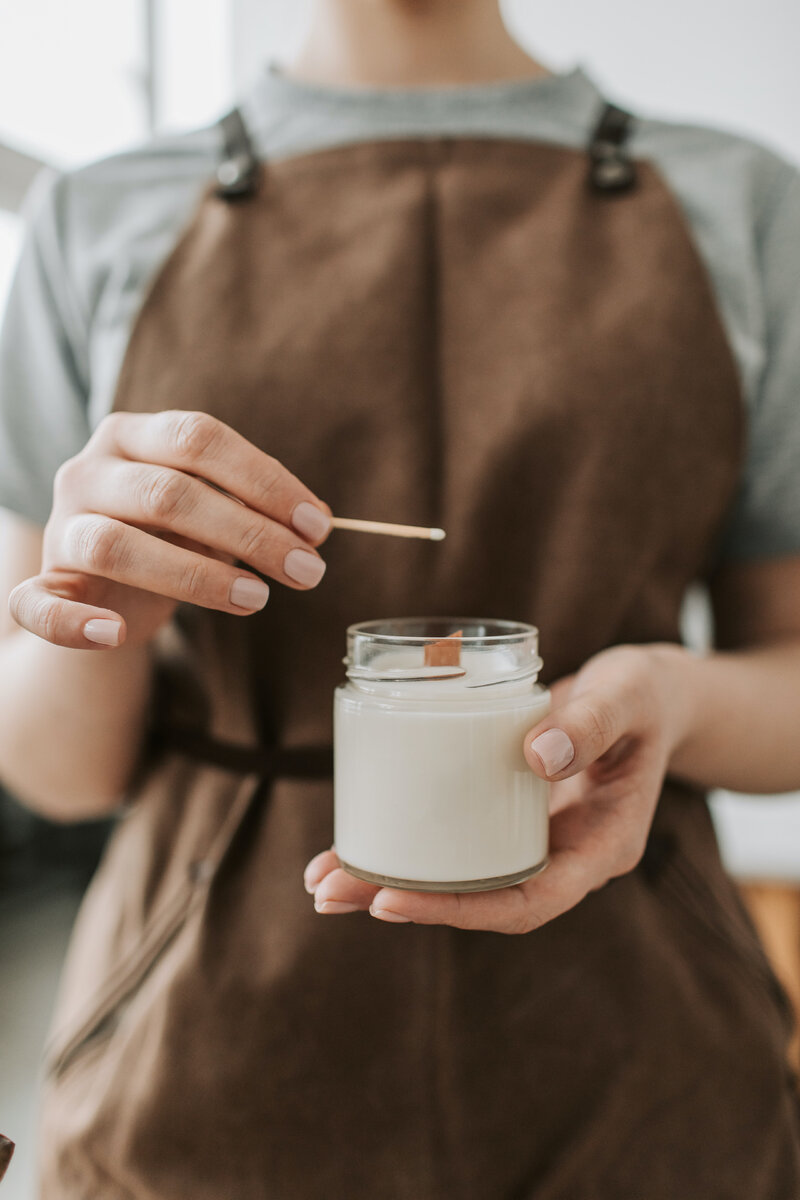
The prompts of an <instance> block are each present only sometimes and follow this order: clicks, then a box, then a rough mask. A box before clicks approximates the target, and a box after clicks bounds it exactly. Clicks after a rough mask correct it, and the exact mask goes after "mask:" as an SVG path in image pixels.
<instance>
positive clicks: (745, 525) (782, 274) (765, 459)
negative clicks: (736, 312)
mask: <svg viewBox="0 0 800 1200" xmlns="http://www.w3.org/2000/svg"><path fill="white" fill-rule="evenodd" d="M756 250H757V254H758V263H759V270H760V279H761V306H762V314H763V325H762V339H763V364H764V365H763V369H762V371H761V375H760V379H759V385H758V388H757V391H756V395H755V396H754V397H753V403H752V404H751V405H750V416H749V421H748V426H749V428H748V436H747V443H748V445H747V458H746V464H745V470H744V476H743V479H742V485H741V488H740V490H739V494H738V496H737V499H736V503H735V505H734V509H733V512H732V514H731V519H730V521H729V523H728V525H727V529H726V532H725V537H724V540H723V543H722V547H721V557H722V558H723V559H725V560H732V559H752V558H774V557H779V556H782V555H794V554H800V172H798V171H796V170H795V169H794V168H791V167H789V166H788V165H786V167H785V171H784V173H782V176H781V179H780V187H779V188H778V194H777V196H775V197H774V198H773V200H772V203H771V205H770V206H769V209H768V211H767V212H766V213H765V216H764V219H763V221H762V223H761V225H760V227H759V230H758V236H757V240H756Z"/></svg>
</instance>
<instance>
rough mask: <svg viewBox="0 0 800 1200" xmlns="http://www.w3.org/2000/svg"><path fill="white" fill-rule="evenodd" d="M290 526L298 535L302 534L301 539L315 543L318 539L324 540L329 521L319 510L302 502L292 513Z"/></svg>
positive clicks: (325, 514) (328, 531) (306, 502)
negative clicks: (307, 539) (292, 526)
mask: <svg viewBox="0 0 800 1200" xmlns="http://www.w3.org/2000/svg"><path fill="white" fill-rule="evenodd" d="M292 524H293V525H294V527H295V529H296V530H297V532H298V533H302V535H303V537H307V538H310V539H311V541H312V542H316V541H319V539H320V538H324V537H325V534H326V533H330V528H331V519H330V517H329V516H328V514H327V513H324V512H323V511H322V509H321V508H317V506H316V505H315V504H309V503H308V501H307V500H303V501H302V503H301V504H298V505H297V507H296V508H295V510H294V512H293V513H292Z"/></svg>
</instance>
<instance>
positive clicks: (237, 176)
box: [217, 108, 260, 200]
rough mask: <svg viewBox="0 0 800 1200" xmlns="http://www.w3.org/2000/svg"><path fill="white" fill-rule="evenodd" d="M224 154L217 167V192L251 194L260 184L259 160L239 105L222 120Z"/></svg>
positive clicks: (222, 194)
mask: <svg viewBox="0 0 800 1200" xmlns="http://www.w3.org/2000/svg"><path fill="white" fill-rule="evenodd" d="M219 126H220V131H221V133H222V143H223V158H222V161H221V162H220V164H219V166H218V167H217V195H218V196H220V197H221V199H223V200H242V199H244V198H245V197H247V196H252V195H253V193H254V192H255V190H256V187H257V185H258V175H259V165H260V164H259V160H258V155H257V154H256V152H255V149H254V147H253V143H252V142H251V141H250V134H249V133H248V132H247V126H246V125H245V123H244V119H243V117H242V114H241V112H240V110H239V109H238V108H234V109H233V110H232V111H231V112H229V113H226V115H225V116H224V117H223V118H222V120H221V121H220V123H219Z"/></svg>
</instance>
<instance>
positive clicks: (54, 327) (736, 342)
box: [0, 69, 800, 558]
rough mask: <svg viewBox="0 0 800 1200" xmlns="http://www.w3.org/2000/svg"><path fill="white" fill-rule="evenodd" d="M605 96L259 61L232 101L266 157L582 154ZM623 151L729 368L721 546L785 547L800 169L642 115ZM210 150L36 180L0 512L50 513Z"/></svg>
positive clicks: (10, 349) (2, 376)
mask: <svg viewBox="0 0 800 1200" xmlns="http://www.w3.org/2000/svg"><path fill="white" fill-rule="evenodd" d="M601 103H602V97H601V95H600V93H599V91H598V89H597V87H596V86H595V84H594V83H593V82H592V81H591V80H590V79H589V77H588V76H587V75H586V73H585V72H584V71H583V70H581V69H575V70H572V71H569V72H567V73H565V74H562V75H555V76H552V77H550V78H544V79H538V80H530V81H523V82H518V83H512V84H492V85H486V86H477V87H467V88H427V89H419V90H417V89H415V90H412V91H402V90H374V89H368V88H353V89H342V88H327V87H316V86H313V85H306V84H301V83H297V82H294V81H292V80H290V79H287V78H286V77H285V76H283V75H281V74H280V72H279V71H277V70H275V69H269V70H264V71H263V72H262V73H261V74H260V76H259V78H258V79H257V80H256V81H255V82H254V84H253V86H252V87H251V88H250V89H249V91H248V92H247V93H246V94H245V96H244V97H243V99H242V109H243V112H244V115H245V118H246V120H247V122H248V125H249V128H250V132H251V135H252V136H253V138H254V141H255V144H256V147H257V148H258V150H259V152H260V153H262V154H263V155H265V156H267V157H273V158H278V157H286V156H290V155H294V154H299V153H305V152H309V151H313V150H316V149H321V148H323V147H328V146H332V145H337V144H344V143H349V142H357V141H363V140H368V139H369V140H373V139H378V138H398V137H426V136H439V135H449V136H456V137H457V136H485V137H504V138H521V139H527V140H536V141H541V140H545V141H551V142H555V143H560V144H562V145H567V146H574V147H580V146H584V145H585V144H586V142H587V139H588V137H589V133H590V130H591V129H592V127H593V125H594V122H595V121H596V119H597V115H598V111H599V108H600V105H601ZM632 150H633V153H634V154H635V155H637V156H640V157H645V158H648V159H650V160H652V161H653V162H654V163H655V164H656V165H657V167H658V168H659V169H660V171H661V172H662V174H663V176H664V177H665V178H666V180H667V182H668V184H669V185H670V187H671V188H672V190H673V192H674V194H675V195H676V197H677V199H678V201H679V203H680V205H681V206H682V209H683V212H684V213H685V215H686V218H687V221H688V224H689V227H690V230H691V232H692V234H693V236H694V240H695V243H696V245H697V247H698V249H699V252H700V255H701V257H702V259H703V261H704V262H705V264H706V267H707V269H708V272H709V276H710V279H711V283H712V287H713V290H714V293H715V295H716V299H717V304H718V307H719V311H720V314H721V317H722V320H723V323H724V326H725V329H726V331H727V334H728V338H729V340H730V345H731V348H732V350H733V354H734V357H735V359H736V362H737V363H738V366H739V371H740V375H741V381H742V386H743V391H744V395H745V399H746V404H747V410H748V415H749V422H748V456H747V463H746V468H745V472H744V476H743V478H742V481H741V488H740V492H739V496H738V499H737V502H736V504H735V507H734V510H733V512H732V513H731V518H730V523H729V528H728V532H727V536H726V538H725V541H724V546H723V554H724V555H725V556H726V557H728V558H749V557H759V556H776V555H782V554H793V553H798V552H800V469H798V468H800V173H798V171H797V170H796V169H795V168H794V167H792V166H791V165H789V164H788V163H787V162H786V161H784V160H783V159H782V158H780V157H779V156H778V155H776V154H774V153H772V152H771V151H769V150H767V149H765V148H764V147H762V146H759V145H757V144H755V143H753V142H751V141H749V140H747V139H745V138H741V137H736V136H734V135H731V134H727V133H722V132H719V131H717V130H711V129H704V128H698V127H694V126H687V125H679V124H673V123H668V122H663V121H656V120H650V119H640V120H639V121H638V123H637V127H636V131H635V134H634V138H633V142H632ZM219 154H220V134H219V130H218V128H217V126H216V125H212V126H209V127H207V128H203V129H200V130H197V131H194V132H191V133H188V134H181V135H178V136H172V137H167V138H162V139H159V140H157V141H155V142H152V143H149V144H147V145H144V146H142V147H139V148H136V149H133V150H130V151H127V152H125V153H123V154H119V155H115V156H113V157H111V158H107V159H104V160H102V161H100V162H97V163H94V164H92V165H90V166H88V167H84V168H81V169H80V170H76V171H72V172H68V173H66V174H63V175H58V176H52V175H49V176H47V177H45V178H42V179H40V180H39V181H38V183H37V184H36V185H35V186H34V189H33V192H32V194H31V197H30V200H29V204H28V213H29V217H30V221H29V231H28V234H27V238H26V242H25V245H24V248H23V251H22V256H21V259H20V263H19V266H18V270H17V274H16V278H15V281H14V284H13V287H12V291H11V294H10V297H9V301H8V307H7V311H6V316H5V321H4V326H3V330H2V333H1V334H0V507H4V508H8V509H11V510H12V511H14V512H17V513H19V514H21V515H22V516H25V517H27V518H28V519H30V520H32V521H35V522H38V523H40V524H44V522H45V521H46V519H47V516H48V513H49V510H50V504H51V494H52V483H53V476H54V474H55V472H56V470H57V468H58V467H59V465H60V464H61V463H62V462H64V461H65V459H67V458H70V457H72V456H73V455H74V454H76V453H77V452H78V451H79V450H80V449H81V447H82V446H83V445H84V444H85V442H86V441H87V439H88V437H89V436H90V434H91V431H92V429H93V428H94V427H95V426H96V425H97V423H98V422H99V421H100V420H101V418H102V417H103V415H104V414H105V413H107V412H108V411H109V409H110V407H111V405H112V403H113V397H114V390H115V384H116V379H117V375H118V372H119V368H120V365H121V360H122V356H123V353H124V350H125V346H126V343H127V340H128V337H129V334H130V330H131V326H132V323H133V321H134V318H135V316H136V313H137V310H138V309H139V307H140V305H141V302H142V299H143V296H144V292H145V290H146V288H147V286H148V284H149V283H150V281H151V280H152V279H153V277H154V275H155V273H156V272H157V271H158V269H159V267H160V265H161V264H162V263H163V262H164V260H165V259H166V257H167V256H168V254H169V252H170V250H171V249H172V247H173V246H174V244H175V241H176V239H177V237H178V235H179V233H180V231H181V228H182V227H183V226H184V224H185V223H186V222H187V221H188V220H189V218H190V216H191V213H192V210H193V208H194V206H195V204H196V202H197V200H198V198H199V195H200V192H201V191H202V189H203V187H204V186H205V185H206V183H207V181H208V179H209V178H210V177H211V175H212V173H213V172H214V170H215V167H216V164H217V162H218V159H219ZM654 286H657V283H655V282H654ZM310 482H311V484H312V485H313V480H312V481H310Z"/></svg>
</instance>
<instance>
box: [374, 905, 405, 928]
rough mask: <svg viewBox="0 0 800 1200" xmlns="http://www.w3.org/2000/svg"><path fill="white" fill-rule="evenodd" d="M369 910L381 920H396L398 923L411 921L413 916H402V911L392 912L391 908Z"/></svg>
mask: <svg viewBox="0 0 800 1200" xmlns="http://www.w3.org/2000/svg"><path fill="white" fill-rule="evenodd" d="M369 911H370V914H371V915H372V916H373V917H377V918H378V920H379V921H395V922H397V924H398V925H400V924H404V923H406V922H408V923H410V922H411V917H401V916H400V913H396V912H392V910H391V909H390V908H370V910H369Z"/></svg>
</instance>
